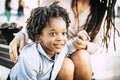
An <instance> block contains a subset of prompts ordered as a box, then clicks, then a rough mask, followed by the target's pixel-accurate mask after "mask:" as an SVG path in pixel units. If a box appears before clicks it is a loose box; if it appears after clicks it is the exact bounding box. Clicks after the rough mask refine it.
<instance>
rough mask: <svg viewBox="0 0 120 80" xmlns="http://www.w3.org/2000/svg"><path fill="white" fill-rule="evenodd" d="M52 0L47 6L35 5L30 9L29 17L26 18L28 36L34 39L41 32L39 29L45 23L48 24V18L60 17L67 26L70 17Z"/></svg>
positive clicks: (43, 26) (41, 28)
mask: <svg viewBox="0 0 120 80" xmlns="http://www.w3.org/2000/svg"><path fill="white" fill-rule="evenodd" d="M57 3H58V2H54V3H53V4H51V5H50V6H49V7H47V6H45V7H37V8H35V9H33V10H32V11H31V15H30V18H29V19H28V20H27V32H28V37H29V38H30V39H31V40H32V41H35V37H36V35H39V34H41V31H42V30H43V28H45V26H46V25H47V24H50V18H52V17H62V19H63V20H64V21H65V23H66V27H67V28H68V26H69V23H70V19H69V17H68V13H67V11H66V10H65V9H64V8H62V7H60V6H59V5H57Z"/></svg>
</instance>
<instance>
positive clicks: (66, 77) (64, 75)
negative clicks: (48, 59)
mask: <svg viewBox="0 0 120 80" xmlns="http://www.w3.org/2000/svg"><path fill="white" fill-rule="evenodd" d="M58 66H59V65H58ZM73 75H74V64H73V62H72V60H71V59H70V58H65V59H64V61H63V64H62V67H61V69H60V72H59V74H58V76H57V78H56V80H73Z"/></svg>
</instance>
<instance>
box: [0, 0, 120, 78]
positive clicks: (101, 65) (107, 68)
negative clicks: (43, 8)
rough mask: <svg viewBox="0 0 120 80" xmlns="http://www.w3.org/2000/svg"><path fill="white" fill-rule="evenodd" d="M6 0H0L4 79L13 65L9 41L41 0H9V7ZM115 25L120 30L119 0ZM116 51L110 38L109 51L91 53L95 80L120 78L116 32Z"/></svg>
mask: <svg viewBox="0 0 120 80" xmlns="http://www.w3.org/2000/svg"><path fill="white" fill-rule="evenodd" d="M6 1H7V2H9V1H10V0H0V80H6V78H7V76H8V73H9V71H10V69H11V68H12V66H13V65H14V64H13V63H12V62H11V60H10V59H9V54H8V52H9V46H8V45H9V42H10V41H11V40H12V39H13V38H14V35H13V34H14V33H17V32H18V31H20V30H21V29H22V27H25V25H26V20H27V18H28V17H29V15H30V12H31V10H32V9H33V8H35V7H38V6H40V4H41V2H42V1H43V0H11V3H10V5H8V6H9V7H10V9H9V8H6V7H5V6H6ZM115 17H116V18H115V25H116V28H117V29H118V30H119V31H120V0H117V3H116V6H115ZM115 38H116V41H115V42H116V51H114V48H113V46H112V45H113V43H112V40H111V43H110V45H109V46H110V48H109V51H108V52H107V53H106V52H102V53H100V50H98V52H97V53H96V54H94V55H91V62H92V67H93V72H94V76H93V77H94V78H95V79H96V80H120V37H119V36H118V35H117V34H116V37H115Z"/></svg>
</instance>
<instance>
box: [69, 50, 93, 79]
mask: <svg viewBox="0 0 120 80" xmlns="http://www.w3.org/2000/svg"><path fill="white" fill-rule="evenodd" d="M71 59H72V61H73V63H74V66H75V71H74V74H75V75H74V79H75V80H77V79H80V80H81V79H82V80H85V79H86V80H89V79H90V78H91V75H92V68H91V62H90V56H89V53H88V52H87V51H86V50H77V51H75V52H74V53H73V54H72V55H71Z"/></svg>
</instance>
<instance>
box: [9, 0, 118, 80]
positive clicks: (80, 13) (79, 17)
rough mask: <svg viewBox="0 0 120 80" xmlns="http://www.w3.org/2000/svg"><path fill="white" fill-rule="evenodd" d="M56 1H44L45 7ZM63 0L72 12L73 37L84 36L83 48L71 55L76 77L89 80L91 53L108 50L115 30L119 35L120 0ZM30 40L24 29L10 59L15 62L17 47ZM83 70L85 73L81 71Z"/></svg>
mask: <svg viewBox="0 0 120 80" xmlns="http://www.w3.org/2000/svg"><path fill="white" fill-rule="evenodd" d="M54 1H56V0H49V1H48V0H44V1H43V3H42V4H41V6H46V5H50V4H52V3H53V2H54ZM59 1H60V4H59V5H61V6H62V7H64V8H65V9H66V10H67V11H68V13H69V17H70V20H71V24H70V27H69V28H68V37H69V39H71V38H74V37H76V36H78V34H79V36H80V37H81V38H82V39H81V40H80V43H79V44H80V45H81V46H79V49H78V50H76V51H75V52H74V54H73V55H72V56H71V59H72V61H73V63H74V64H77V65H78V66H75V74H76V75H75V77H74V80H79V79H82V80H86V79H87V80H89V79H90V78H91V74H92V68H91V62H90V56H89V54H94V53H96V52H97V50H98V49H99V48H100V47H101V46H102V45H103V47H105V48H106V49H108V47H109V45H108V44H109V43H108V42H109V39H110V38H111V37H110V36H111V32H112V30H114V31H113V36H115V32H116V31H118V30H117V29H116V28H115V24H114V18H115V12H114V6H115V3H116V0H107V1H106V0H69V1H67V0H59ZM86 32H87V34H89V36H90V41H88V42H87V44H86V43H85V38H86V37H85V35H86ZM118 33H119V32H118ZM23 34H25V35H26V36H24V35H23ZM19 36H21V37H19ZM27 41H28V37H27V33H25V31H23V32H22V31H21V32H20V33H18V35H17V36H16V37H15V38H14V40H13V41H12V42H11V44H10V50H9V53H10V58H11V60H12V61H13V62H14V63H16V62H17V60H18V55H17V46H20V48H19V51H21V50H22V48H23V46H24V45H26V43H27ZM75 43H77V42H75ZM73 44H74V43H73ZM114 47H115V45H114ZM79 72H81V74H77V73H79ZM76 76H79V77H76Z"/></svg>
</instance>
